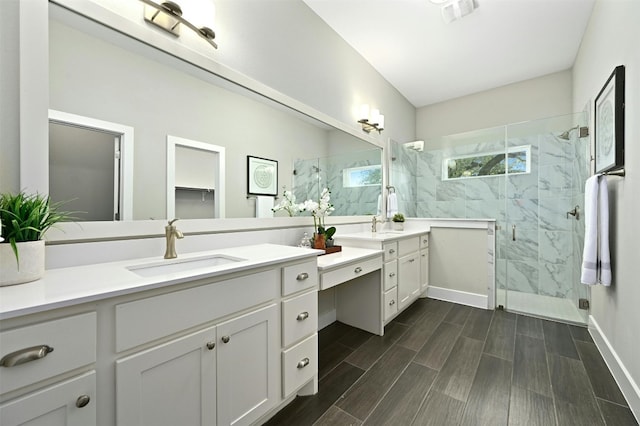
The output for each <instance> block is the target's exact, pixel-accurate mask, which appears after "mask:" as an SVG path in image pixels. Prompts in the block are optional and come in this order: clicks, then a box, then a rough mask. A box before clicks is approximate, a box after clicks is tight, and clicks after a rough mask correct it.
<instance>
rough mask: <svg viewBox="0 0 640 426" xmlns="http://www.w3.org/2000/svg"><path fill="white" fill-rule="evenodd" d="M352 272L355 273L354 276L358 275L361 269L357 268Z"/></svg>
mask: <svg viewBox="0 0 640 426" xmlns="http://www.w3.org/2000/svg"><path fill="white" fill-rule="evenodd" d="M353 272H355V273H356V274H359V273H360V272H362V268H361V267H359V266H358V267H357V268H356V269H354V270H353Z"/></svg>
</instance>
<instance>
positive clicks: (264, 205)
mask: <svg viewBox="0 0 640 426" xmlns="http://www.w3.org/2000/svg"><path fill="white" fill-rule="evenodd" d="M274 200H275V198H274V197H265V196H257V197H256V217H273V210H271V209H272V208H273V201H274Z"/></svg>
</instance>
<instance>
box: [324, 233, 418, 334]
mask: <svg viewBox="0 0 640 426" xmlns="http://www.w3.org/2000/svg"><path fill="white" fill-rule="evenodd" d="M339 242H340V243H341V244H342V251H341V252H338V253H333V254H328V255H324V256H319V257H318V275H319V282H320V290H321V291H322V290H326V289H329V288H332V287H336V288H335V292H336V297H335V305H336V306H335V308H336V320H338V321H340V322H343V323H345V324H348V325H351V326H353V327H357V328H360V329H362V330H365V331H368V332H370V333H374V334H378V335H380V336H382V335H383V334H384V326H385V325H386V324H387V323H389V321H391V320H392V319H393V318H395V317H396V316H398V315H399V314H400V313H401V312H402V311H403V310H404V309H406V308H407V307H409V306H410V305H411V303H413V302H414V301H415V300H416V299H417V298H418V297H420V296H421V295H426V291H427V287H428V284H429V229H423V230H416V231H405V232H379V233H370V232H362V233H356V234H345V235H341V236H340V237H339Z"/></svg>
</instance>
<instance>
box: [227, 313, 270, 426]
mask: <svg viewBox="0 0 640 426" xmlns="http://www.w3.org/2000/svg"><path fill="white" fill-rule="evenodd" d="M279 352H280V334H279V332H278V308H277V305H276V304H272V305H269V306H267V307H266V308H262V309H259V310H257V311H253V312H250V313H248V314H245V315H242V316H240V317H236V318H234V319H232V320H230V321H227V322H224V323H221V324H219V325H218V425H220V426H222V425H247V424H251V423H253V422H255V421H256V420H257V419H258V418H259V417H260V416H262V415H263V414H265V413H266V412H267V411H269V410H270V409H271V408H273V407H274V406H275V405H276V402H277V400H278V396H279V389H280V361H279V356H280V353H279Z"/></svg>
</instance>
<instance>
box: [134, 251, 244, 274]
mask: <svg viewBox="0 0 640 426" xmlns="http://www.w3.org/2000/svg"><path fill="white" fill-rule="evenodd" d="M243 260H246V259H241V258H239V257H231V256H226V255H222V254H214V255H211V256H205V257H196V258H191V259H171V260H165V261H164V262H154V263H145V264H142V265H133V266H128V267H127V269H128V270H130V271H131V272H134V273H136V274H138V275H140V276H141V277H153V276H156V275H164V274H172V273H175V272H185V271H190V270H192V269H198V268H210V267H213V266H220V265H226V264H228V263H234V262H241V261H243Z"/></svg>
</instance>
